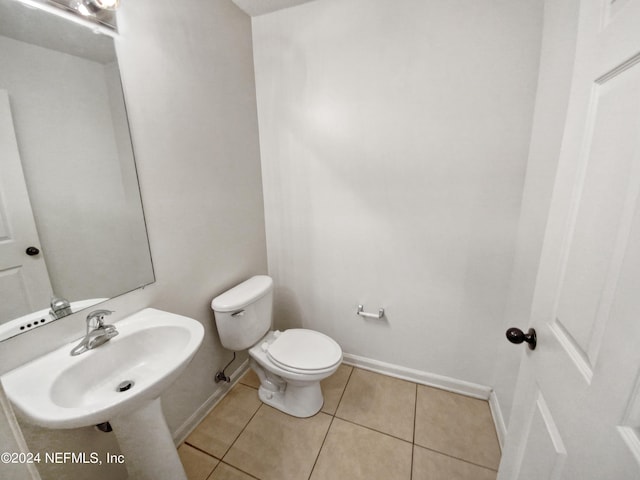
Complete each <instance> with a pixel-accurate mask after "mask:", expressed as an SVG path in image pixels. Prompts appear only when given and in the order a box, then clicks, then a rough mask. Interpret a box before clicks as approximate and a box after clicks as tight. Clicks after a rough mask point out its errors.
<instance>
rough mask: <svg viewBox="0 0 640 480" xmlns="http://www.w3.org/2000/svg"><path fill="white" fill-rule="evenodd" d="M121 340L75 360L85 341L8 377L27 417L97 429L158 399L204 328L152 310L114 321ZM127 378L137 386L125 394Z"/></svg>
mask: <svg viewBox="0 0 640 480" xmlns="http://www.w3.org/2000/svg"><path fill="white" fill-rule="evenodd" d="M115 326H116V328H117V330H118V332H119V335H118V336H116V337H114V338H113V339H111V340H109V341H108V342H107V343H105V344H103V345H101V346H99V347H96V348H94V349H92V350H89V351H87V352H85V353H82V354H80V355H78V356H71V354H70V351H71V349H72V348H73V347H74V346H75V345H77V343H78V341H79V340H78V341H76V342H73V343H70V344H68V345H65V346H64V347H61V348H59V349H58V350H55V351H53V352H51V353H49V354H47V355H44V356H42V357H40V358H38V359H37V360H34V361H32V362H30V363H27V364H25V365H23V366H21V367H19V368H16V369H15V370H12V371H11V372H9V373H7V374H5V375H4V376H2V383H3V385H4V388H5V390H6V392H7V396H8V397H9V399H10V400H11V402H12V403H13V405H14V407H15V409H16V411H17V412H18V414H19V415H20V416H22V417H23V418H24V419H25V420H27V421H28V422H30V423H33V424H35V425H39V426H42V427H48V428H76V427H86V426H90V425H96V424H98V423H102V422H106V421H109V420H112V419H113V418H114V417H117V416H122V415H125V414H128V413H130V412H132V411H134V410H136V409H137V408H139V407H140V406H142V405H143V404H145V402H148V401H150V400H153V399H155V398H157V397H158V396H159V395H160V394H161V393H162V392H163V391H164V390H165V389H166V388H167V387H168V386H169V385H171V384H172V383H173V382H174V381H175V380H176V378H177V377H178V375H180V373H182V371H183V370H184V368H185V367H186V366H187V364H188V363H189V361H190V360H191V358H192V357H193V355H194V354H195V352H196V350H197V349H198V347H199V346H200V344H201V343H202V339H203V336H204V328H203V327H202V325H201V324H200V323H199V322H197V321H195V320H193V319H191V318H187V317H183V316H181V315H175V314H172V313H168V312H163V311H161V310H155V309H152V308H147V309H145V310H142V311H140V312H138V313H136V314H134V315H131V316H130V317H127V318H125V319H123V320H121V321H119V322H116V323H115ZM125 381H130V382H132V383H133V385H132V386H131V387H130V388H129V389H128V390H126V391H122V392H120V391H118V386H119V385H120V384H121V383H122V382H125Z"/></svg>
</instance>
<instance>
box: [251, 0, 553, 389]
mask: <svg viewBox="0 0 640 480" xmlns="http://www.w3.org/2000/svg"><path fill="white" fill-rule="evenodd" d="M541 7H542V2H541V1H531V0H517V1H503V0H457V1H448V2H416V1H412V0H399V1H386V0H318V1H315V2H311V3H308V4H304V5H301V6H299V7H295V8H291V9H287V10H283V11H280V12H275V13H271V14H268V15H264V16H260V17H256V18H254V19H253V45H254V58H255V69H256V87H257V100H258V117H259V125H260V147H261V156H262V168H263V184H264V194H265V216H266V225H267V250H268V258H269V271H270V274H271V275H272V276H273V277H274V279H275V282H276V287H277V290H276V303H275V315H276V322H277V324H278V326H280V327H291V326H305V327H311V328H314V329H317V330H320V331H323V332H325V333H327V334H329V335H331V336H332V337H333V338H335V339H336V340H337V341H338V342H339V343H340V344H341V346H342V347H343V350H344V351H345V352H348V353H351V354H356V355H361V356H365V357H370V358H373V359H376V360H380V361H383V362H389V363H392V364H396V365H401V366H405V367H410V368H414V369H418V370H421V371H425V372H431V373H437V374H439V375H444V376H449V377H453V378H455V379H460V380H466V381H469V382H475V383H479V384H483V385H490V382H491V380H492V371H493V367H494V362H495V360H496V350H497V344H498V343H499V342H502V341H503V336H504V332H503V330H502V327H503V320H502V319H503V309H504V306H505V299H506V292H507V290H508V286H509V280H510V273H511V268H512V257H513V250H514V239H515V233H516V227H517V220H518V212H519V207H520V199H521V193H522V186H523V179H524V173H525V167H526V160H527V150H528V145H529V136H530V132H531V118H532V111H533V101H534V93H535V86H536V78H537V66H538V58H539V49H540V33H541V15H542V8H541ZM358 303H363V304H364V305H365V309H366V310H368V311H374V312H375V311H377V309H378V308H379V307H384V308H385V309H386V312H387V318H385V319H383V320H380V321H377V320H364V319H362V318H359V317H357V316H356V315H355V311H356V306H357V304H358Z"/></svg>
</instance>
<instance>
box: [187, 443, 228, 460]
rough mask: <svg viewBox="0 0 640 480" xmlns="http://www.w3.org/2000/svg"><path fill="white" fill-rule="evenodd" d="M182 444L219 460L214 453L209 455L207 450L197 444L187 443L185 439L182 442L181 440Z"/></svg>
mask: <svg viewBox="0 0 640 480" xmlns="http://www.w3.org/2000/svg"><path fill="white" fill-rule="evenodd" d="M182 444H183V445H189V446H190V447H191V448H193V449H194V450H198V451H199V452H202V453H204V454H205V455H207V456H209V457H211V458H214V459H215V460H218V461H221V460H220V459H219V458H218V457H216V456H215V455H211V454H210V453H209V452H207V451H206V450H203V449H202V448H200V447H198V446H197V445H194V444H193V443H189V442H188V441H187V440H185V441H184V442H182Z"/></svg>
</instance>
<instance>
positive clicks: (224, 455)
mask: <svg viewBox="0 0 640 480" xmlns="http://www.w3.org/2000/svg"><path fill="white" fill-rule="evenodd" d="M263 405H264V403H262V402H260V405H259V406H258V408H256V411H255V412H253V415H251V418H250V419H249V420H248V421H247V423H245V424H244V427H242V430H240V433H238V435H237V436H236V438H234V439H233V442H231V445H229V446H228V447H227V449H226V450H225V451H224V454H223V455H222V458H221V459H220V461H223V460H224V457H226V456H227V453H229V450H231V448H232V447H233V446H234V445H235V444H236V442H237V441H238V439H239V438H240V436H241V435H242V434H243V433H244V431H245V430H246V429H247V427H248V426H249V424H250V423H251V420H253V417H255V416H256V415H257V414H258V412H259V411H260V409H261V408H262V406H263ZM225 463H227V462H225ZM227 465H231V464H230V463H227ZM231 466H232V467H234V468H237V467H236V466H234V465H231Z"/></svg>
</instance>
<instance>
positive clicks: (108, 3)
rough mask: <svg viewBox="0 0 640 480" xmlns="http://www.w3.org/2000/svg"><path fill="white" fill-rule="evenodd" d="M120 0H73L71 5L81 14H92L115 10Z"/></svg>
mask: <svg viewBox="0 0 640 480" xmlns="http://www.w3.org/2000/svg"><path fill="white" fill-rule="evenodd" d="M119 5H120V0H73V1H72V2H71V7H72V8H73V9H75V10H77V11H78V13H80V14H81V15H84V16H92V15H95V14H96V13H98V12H99V11H101V10H115V9H117V8H118V6H119Z"/></svg>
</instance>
